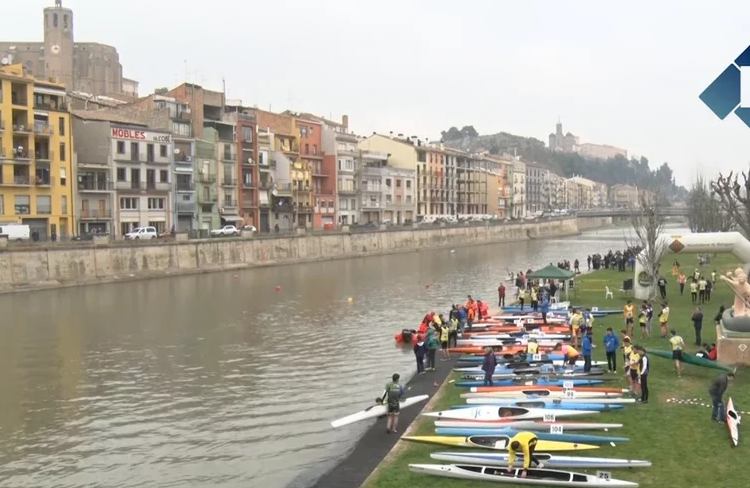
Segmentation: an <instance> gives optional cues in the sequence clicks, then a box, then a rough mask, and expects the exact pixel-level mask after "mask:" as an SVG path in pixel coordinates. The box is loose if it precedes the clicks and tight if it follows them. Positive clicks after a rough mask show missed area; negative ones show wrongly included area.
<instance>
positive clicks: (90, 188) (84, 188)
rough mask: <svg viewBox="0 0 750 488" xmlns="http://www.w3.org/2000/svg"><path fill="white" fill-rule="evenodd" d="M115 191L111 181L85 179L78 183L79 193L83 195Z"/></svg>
mask: <svg viewBox="0 0 750 488" xmlns="http://www.w3.org/2000/svg"><path fill="white" fill-rule="evenodd" d="M121 183H123V182H121ZM114 189H115V188H114V184H113V183H112V182H111V181H106V180H104V181H102V180H90V179H85V180H83V181H79V182H78V191H79V192H82V193H101V192H108V191H113V190H114Z"/></svg>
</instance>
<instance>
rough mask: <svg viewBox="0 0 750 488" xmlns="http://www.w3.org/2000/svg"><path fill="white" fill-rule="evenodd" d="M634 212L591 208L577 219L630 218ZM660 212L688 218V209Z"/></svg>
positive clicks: (675, 208) (681, 208)
mask: <svg viewBox="0 0 750 488" xmlns="http://www.w3.org/2000/svg"><path fill="white" fill-rule="evenodd" d="M632 212H633V211H632V210H630V209H627V208H591V209H586V210H578V211H577V212H576V216H577V217H628V216H630V215H631V213H632ZM659 212H660V213H661V214H662V215H664V216H665V217H687V215H688V208H687V207H662V208H661V209H660V210H659Z"/></svg>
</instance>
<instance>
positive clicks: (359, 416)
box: [331, 395, 430, 429]
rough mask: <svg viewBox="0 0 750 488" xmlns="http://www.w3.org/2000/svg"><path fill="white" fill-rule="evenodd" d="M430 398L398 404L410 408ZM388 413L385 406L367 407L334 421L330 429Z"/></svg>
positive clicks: (411, 398) (419, 398)
mask: <svg viewBox="0 0 750 488" xmlns="http://www.w3.org/2000/svg"><path fill="white" fill-rule="evenodd" d="M429 397H430V395H418V396H413V397H410V398H405V399H404V400H402V401H401V402H399V404H400V405H401V408H402V409H403V408H406V407H410V406H412V405H416V404H417V403H420V402H423V401H425V400H427V399H428V398H429ZM386 413H388V409H387V406H386V405H380V404H377V405H373V406H371V407H368V408H366V409H364V410H362V411H361V412H357V413H354V414H352V415H348V416H346V417H343V418H340V419H338V420H334V421H333V422H331V427H333V428H334V429H336V428H339V427H343V426H345V425H349V424H353V423H355V422H361V421H362V420H367V419H373V418H376V417H380V416H381V415H385V414H386Z"/></svg>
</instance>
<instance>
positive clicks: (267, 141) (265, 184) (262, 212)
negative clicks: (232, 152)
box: [255, 129, 288, 232]
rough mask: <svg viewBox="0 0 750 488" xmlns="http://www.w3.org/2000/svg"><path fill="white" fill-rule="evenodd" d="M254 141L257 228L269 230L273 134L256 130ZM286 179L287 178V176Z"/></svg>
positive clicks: (271, 197)
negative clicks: (256, 177)
mask: <svg viewBox="0 0 750 488" xmlns="http://www.w3.org/2000/svg"><path fill="white" fill-rule="evenodd" d="M255 143H256V146H257V151H258V160H257V163H258V211H259V219H260V220H259V221H258V222H259V225H258V230H259V231H261V232H271V228H272V227H274V226H275V225H276V224H275V223H274V225H273V226H272V225H271V217H272V215H273V212H272V210H273V208H272V207H273V205H272V201H273V193H272V191H273V183H274V172H275V169H276V168H275V166H274V167H273V168H272V167H271V154H272V153H273V150H274V144H273V134H271V132H270V131H268V130H266V129H263V130H257V133H256V134H255ZM287 179H288V178H287Z"/></svg>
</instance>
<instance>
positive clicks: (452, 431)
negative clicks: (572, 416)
mask: <svg viewBox="0 0 750 488" xmlns="http://www.w3.org/2000/svg"><path fill="white" fill-rule="evenodd" d="M519 432H521V431H519V430H514V429H459V428H455V427H438V428H437V429H435V434H436V435H446V436H452V437H467V436H472V435H507V436H508V437H513V436H514V435H516V434H518V433H519ZM534 435H536V436H537V438H538V439H539V440H540V441H558V442H576V443H579V444H606V443H609V442H628V441H629V440H630V439H628V438H627V437H604V436H599V435H586V434H550V433H549V432H534Z"/></svg>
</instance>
